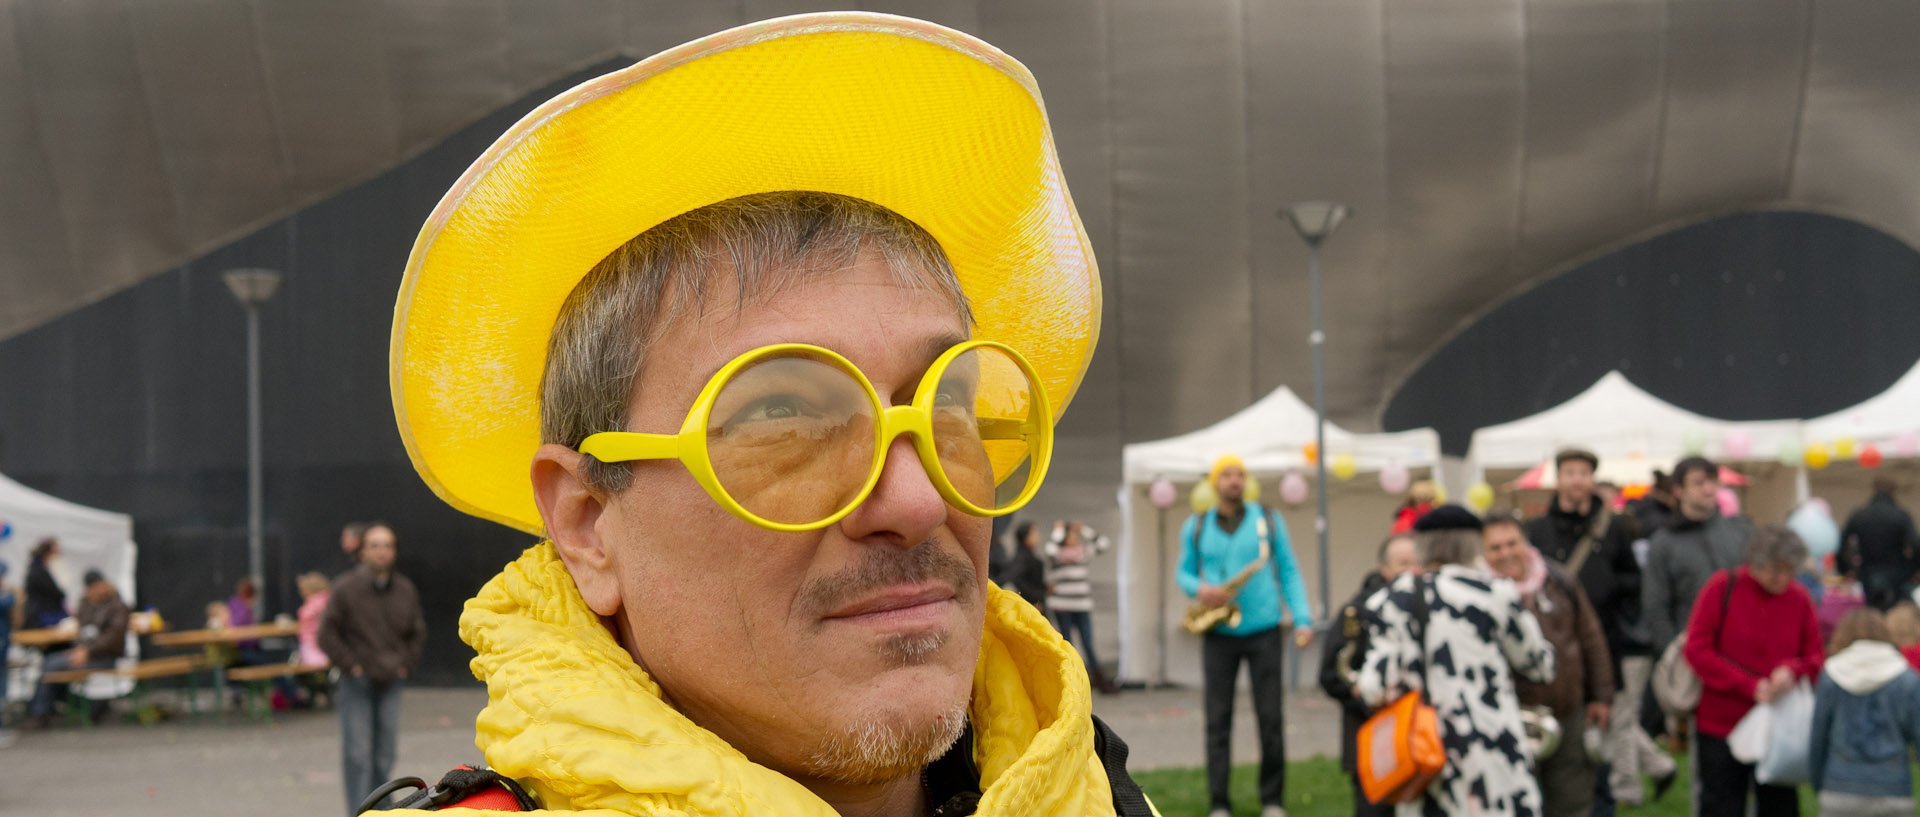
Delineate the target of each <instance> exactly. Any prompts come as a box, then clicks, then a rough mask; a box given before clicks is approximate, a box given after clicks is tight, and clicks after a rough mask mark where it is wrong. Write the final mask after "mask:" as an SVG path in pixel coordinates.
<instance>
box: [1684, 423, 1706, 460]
mask: <svg viewBox="0 0 1920 817" xmlns="http://www.w3.org/2000/svg"><path fill="white" fill-rule="evenodd" d="M1680 450H1682V451H1685V452H1687V456H1689V457H1697V456H1700V455H1701V454H1705V453H1706V452H1707V432H1705V431H1702V430H1700V429H1697V428H1689V429H1687V430H1686V431H1682V432H1680Z"/></svg>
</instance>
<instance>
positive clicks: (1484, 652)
mask: <svg viewBox="0 0 1920 817" xmlns="http://www.w3.org/2000/svg"><path fill="white" fill-rule="evenodd" d="M1418 580H1419V581H1420V583H1421V584H1420V586H1422V587H1425V588H1427V590H1426V593H1427V600H1428V623H1427V633H1426V639H1425V641H1426V660H1425V661H1424V662H1423V660H1422V655H1421V649H1420V643H1419V641H1418V640H1417V639H1416V637H1415V634H1414V630H1415V629H1416V628H1417V627H1418V625H1417V624H1415V623H1414V613H1413V609H1414V601H1413V592H1414V588H1415V584H1414V582H1415V581H1416V577H1414V576H1412V575H1403V576H1401V577H1400V578H1399V579H1398V580H1396V581H1395V582H1394V583H1393V584H1392V585H1391V586H1390V587H1389V588H1388V589H1387V591H1386V592H1384V593H1378V594H1375V595H1374V597H1373V598H1372V599H1370V600H1369V602H1368V606H1369V608H1370V609H1371V610H1372V612H1373V614H1374V615H1373V620H1372V625H1371V628H1370V632H1369V636H1370V638H1369V646H1368V649H1367V657H1366V660H1365V663H1364V665H1363V666H1362V668H1361V670H1360V675H1359V678H1358V686H1359V693H1360V696H1361V698H1362V699H1364V700H1365V701H1367V702H1368V703H1369V704H1371V705H1373V706H1375V707H1380V706H1385V705H1386V704H1388V703H1391V702H1392V701H1393V700H1394V699H1395V698H1397V697H1399V696H1400V695H1401V694H1403V693H1405V692H1407V691H1409V690H1415V689H1419V688H1421V686H1422V678H1423V676H1424V679H1425V681H1424V683H1425V687H1426V689H1427V699H1428V701H1429V702H1430V703H1432V704H1433V707H1434V709H1435V710H1437V712H1438V714H1439V719H1440V739H1441V742H1442V744H1443V745H1444V746H1445V748H1446V752H1447V767H1446V769H1445V770H1444V771H1442V772H1441V773H1440V776H1439V777H1438V778H1435V779H1434V782H1433V785H1432V786H1430V787H1428V788H1427V795H1426V797H1423V798H1421V799H1420V800H1416V801H1414V802H1412V803H1408V804H1404V805H1401V806H1400V807H1399V817H1540V814H1541V809H1540V788H1539V786H1538V785H1537V784H1535V782H1534V779H1533V774H1532V772H1531V769H1530V767H1531V766H1532V761H1533V758H1532V756H1531V751H1530V750H1529V749H1528V747H1527V745H1526V740H1525V731H1524V727H1523V726H1522V724H1521V721H1520V702H1519V699H1518V698H1517V697H1516V695H1515V694H1514V688H1513V676H1512V675H1511V674H1510V673H1509V667H1511V669H1512V672H1518V673H1520V675H1522V676H1524V677H1526V678H1527V679H1529V680H1533V681H1538V682H1541V683H1547V682H1550V681H1552V680H1553V647H1552V645H1550V644H1548V643H1547V640H1546V638H1545V637H1544V636H1542V635H1541V633H1540V624H1539V622H1537V621H1535V620H1534V618H1533V614H1532V613H1529V612H1527V610H1526V608H1525V607H1523V606H1521V604H1520V592H1519V590H1518V589H1517V588H1515V587H1514V585H1513V582H1511V581H1508V580H1506V579H1496V578H1494V577H1493V576H1492V575H1491V574H1488V573H1485V572H1482V571H1479V570H1475V569H1473V568H1469V567H1463V566H1460V565H1446V566H1443V567H1441V568H1440V570H1439V572H1438V573H1430V574H1427V575H1426V576H1423V577H1418Z"/></svg>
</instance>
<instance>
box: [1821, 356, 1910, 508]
mask: <svg viewBox="0 0 1920 817" xmlns="http://www.w3.org/2000/svg"><path fill="white" fill-rule="evenodd" d="M1806 439H1807V441H1808V444H1807V447H1806V449H1805V453H1803V454H1802V457H1803V459H1804V460H1805V462H1806V465H1807V468H1808V472H1807V481H1808V489H1809V491H1810V492H1811V493H1812V495H1813V496H1816V497H1820V498H1822V499H1825V500H1827V503H1828V504H1829V505H1831V506H1832V508H1833V511H1834V514H1835V516H1836V517H1837V518H1838V521H1840V522H1842V523H1844V522H1845V521H1846V518H1847V514H1848V513H1850V512H1851V511H1852V510H1853V509H1855V508H1858V507H1860V506H1861V505H1862V504H1864V503H1865V502H1866V501H1867V499H1868V496H1869V494H1870V492H1871V491H1870V488H1869V485H1870V483H1871V481H1872V479H1873V478H1874V477H1875V476H1888V477H1892V478H1893V480H1894V482H1895V483H1897V484H1898V485H1899V486H1900V488H1901V498H1902V501H1903V503H1904V504H1906V505H1908V506H1909V508H1911V507H1912V506H1913V504H1914V500H1915V497H1916V496H1917V495H1920V494H1916V489H1920V364H1916V365H1915V366H1914V367H1913V368H1912V369H1910V370H1908V371H1907V373H1906V374H1905V375H1903V376H1901V378H1900V379H1899V380H1897V381H1895V382H1894V384H1893V385H1892V386H1891V387H1889V388H1888V389H1887V390H1886V391H1884V392H1882V393H1880V394H1879V395H1877V396H1874V397H1872V398H1869V399H1868V400H1866V401H1864V402H1861V403H1859V404H1858V405H1855V406H1853V407H1852V408H1847V409H1843V410H1841V411H1836V412H1834V413H1832V414H1829V415H1826V416H1824V417H1816V418H1814V419H1811V420H1808V421H1807V422H1806Z"/></svg>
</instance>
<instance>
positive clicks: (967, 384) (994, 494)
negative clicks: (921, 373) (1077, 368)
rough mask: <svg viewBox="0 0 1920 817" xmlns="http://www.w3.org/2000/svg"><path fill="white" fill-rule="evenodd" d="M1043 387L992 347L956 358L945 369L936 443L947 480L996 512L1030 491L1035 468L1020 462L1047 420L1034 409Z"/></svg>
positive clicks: (936, 400) (937, 405)
mask: <svg viewBox="0 0 1920 817" xmlns="http://www.w3.org/2000/svg"><path fill="white" fill-rule="evenodd" d="M1039 389H1040V387H1039V385H1038V384H1036V383H1034V382H1033V381H1032V380H1030V379H1029V378H1028V377H1027V374H1026V372H1025V371H1023V370H1021V368H1020V366H1019V364H1017V363H1015V362H1014V360H1013V358H1012V357H1010V356H1009V355H1008V354H1007V353H1006V352H1003V351H1001V350H999V349H995V348H992V347H980V348H976V349H971V350H969V351H967V352H966V353H964V354H961V355H960V356H958V357H955V358H954V359H953V361H952V363H950V364H949V365H948V366H947V368H946V370H945V371H944V372H942V373H941V375H940V381H939V389H938V391H937V392H936V393H935V396H934V401H933V438H934V446H935V448H937V449H938V450H939V452H940V467H941V469H943V470H945V471H946V474H947V480H948V481H950V482H952V483H953V487H954V490H956V491H959V492H960V495H961V496H963V497H965V498H966V499H967V501H968V502H971V503H973V504H974V505H976V506H979V507H981V508H985V509H987V510H989V511H996V512H997V511H999V510H1000V509H1001V508H1003V507H1006V506H1007V505H1008V504H1010V503H1011V502H1012V501H1013V500H1015V499H1017V498H1019V496H1020V494H1021V493H1022V492H1023V491H1025V490H1026V487H1027V480H1028V479H1029V478H1030V477H1029V476H1028V475H1029V474H1030V473H1031V472H1030V471H1029V469H1026V468H1022V467H1021V464H1022V463H1024V462H1025V461H1026V460H1027V458H1028V457H1030V456H1032V455H1033V454H1034V453H1035V452H1034V451H1033V450H1032V449H1031V447H1030V446H1031V445H1033V444H1034V443H1035V442H1037V440H1038V435H1037V431H1038V430H1039V429H1041V428H1044V427H1045V423H1046V422H1047V420H1046V418H1044V417H1039V416H1036V412H1035V407H1034V401H1033V395H1034V394H1035V393H1036V392H1038V391H1039ZM1003 480H1005V481H1006V484H1005V485H1002V484H1001V482H1002V481H1003ZM995 486H998V490H996V488H995Z"/></svg>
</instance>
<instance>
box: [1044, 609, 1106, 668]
mask: <svg viewBox="0 0 1920 817" xmlns="http://www.w3.org/2000/svg"><path fill="white" fill-rule="evenodd" d="M1053 628H1054V629H1056V630H1059V631H1060V637H1061V638H1064V639H1066V640H1068V641H1072V640H1073V631H1075V630H1079V631H1080V657H1081V658H1084V659H1086V661H1087V674H1088V675H1094V674H1098V673H1099V672H1100V657H1099V656H1097V655H1094V654H1093V614H1092V613H1089V612H1087V611H1085V610H1057V611H1055V612H1054V613H1053Z"/></svg>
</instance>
